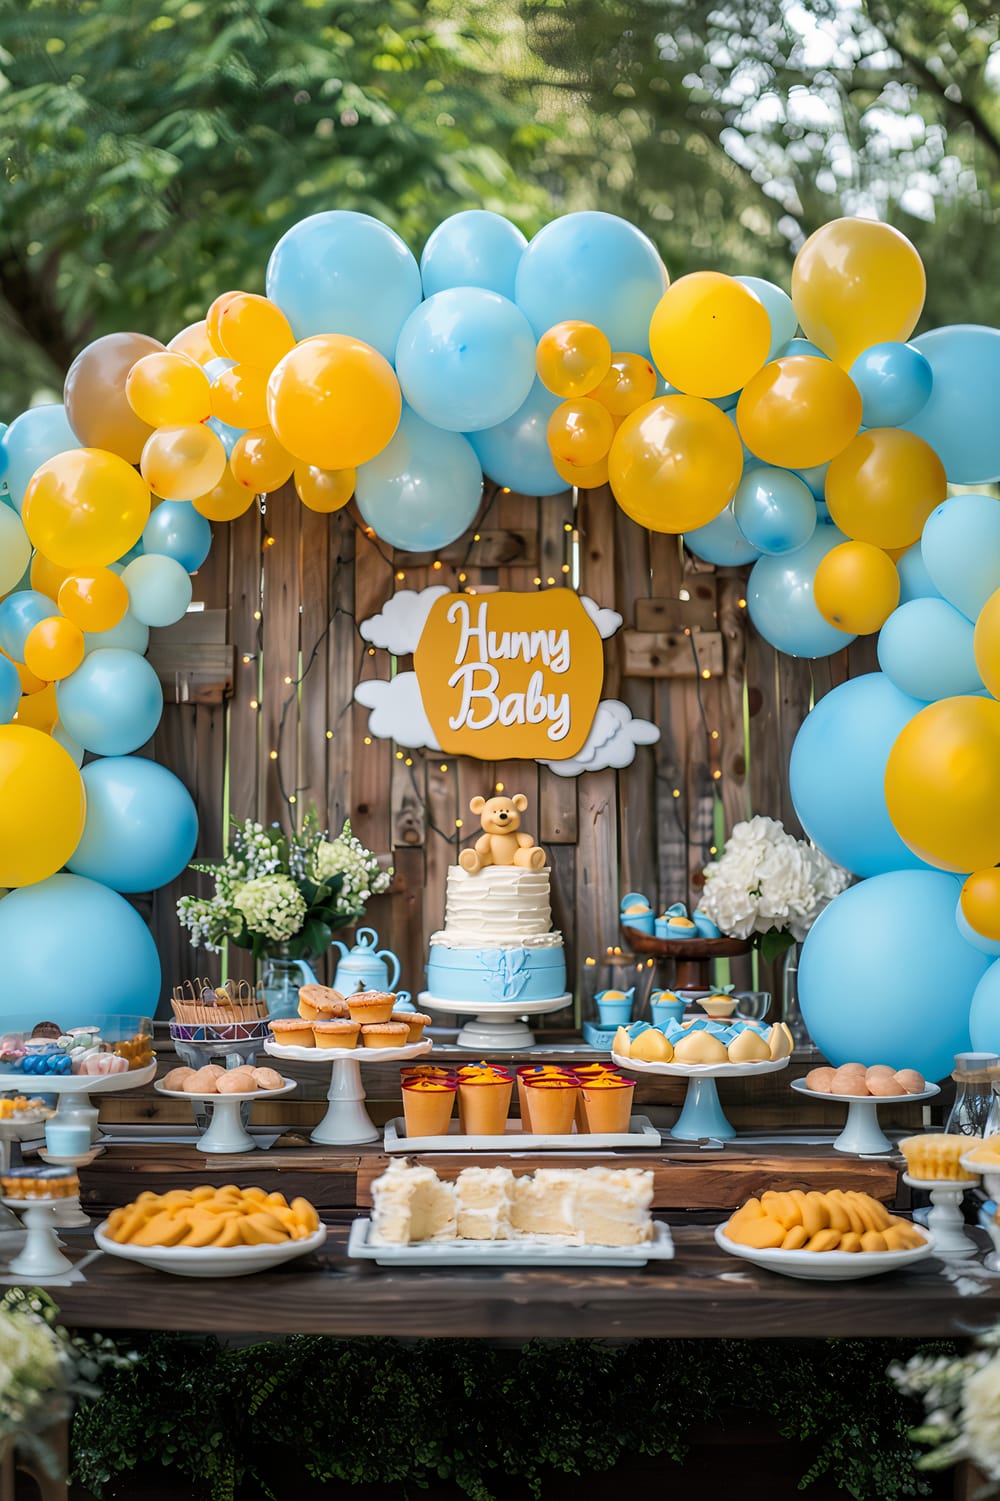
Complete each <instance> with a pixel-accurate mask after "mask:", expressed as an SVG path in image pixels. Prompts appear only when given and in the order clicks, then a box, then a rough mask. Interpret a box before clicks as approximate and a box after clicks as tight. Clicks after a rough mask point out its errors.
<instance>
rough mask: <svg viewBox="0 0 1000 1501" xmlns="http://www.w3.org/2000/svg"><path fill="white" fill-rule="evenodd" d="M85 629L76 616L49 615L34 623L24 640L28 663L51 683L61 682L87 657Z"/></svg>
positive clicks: (29, 669) (30, 670)
mask: <svg viewBox="0 0 1000 1501" xmlns="http://www.w3.org/2000/svg"><path fill="white" fill-rule="evenodd" d="M83 648H84V641H83V632H82V631H81V629H80V627H79V626H78V625H74V624H73V622H72V620H64V619H63V617H62V616H61V615H48V616H46V618H45V619H44V620H40V621H39V622H38V624H37V625H33V626H32V628H31V630H30V631H29V632H28V636H27V640H26V641H25V643H24V665H25V667H27V669H28V671H29V672H33V673H34V674H35V676H36V677H39V678H44V679H45V681H46V682H47V683H59V682H61V681H62V679H63V678H68V677H69V675H70V673H71V672H75V671H76V669H77V668H78V667H79V665H80V663H81V662H82V661H83Z"/></svg>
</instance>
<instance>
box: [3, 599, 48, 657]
mask: <svg viewBox="0 0 1000 1501" xmlns="http://www.w3.org/2000/svg"><path fill="white" fill-rule="evenodd" d="M58 613H59V611H58V609H57V607H56V606H55V604H54V603H53V602H52V600H51V599H50V598H49V596H48V595H47V594H40V593H39V591H38V590H37V589H18V590H16V591H15V592H14V593H13V594H8V595H7V598H6V599H2V600H0V647H3V649H4V651H5V652H6V653H7V655H8V657H13V658H14V661H15V662H23V661H24V643H25V641H27V639H28V634H29V632H30V631H31V630H32V629H33V628H34V627H35V626H36V625H37V624H38V622H39V621H40V620H48V618H49V616H51V615H58Z"/></svg>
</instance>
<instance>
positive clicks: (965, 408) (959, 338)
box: [905, 323, 1000, 485]
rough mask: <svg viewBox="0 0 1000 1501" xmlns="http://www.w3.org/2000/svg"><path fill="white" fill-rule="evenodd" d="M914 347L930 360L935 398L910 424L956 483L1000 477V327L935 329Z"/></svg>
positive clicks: (914, 342)
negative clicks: (999, 401) (999, 396)
mask: <svg viewBox="0 0 1000 1501" xmlns="http://www.w3.org/2000/svg"><path fill="white" fill-rule="evenodd" d="M910 342H911V344H912V345H913V347H914V348H915V349H918V350H919V351H920V353H921V354H922V355H924V356H925V358H926V359H927V360H928V361H929V362H930V367H931V372H932V374H933V377H934V387H933V390H932V391H931V395H930V400H929V401H928V402H927V405H926V406H924V407H923V408H922V409H921V410H920V411H919V412H918V413H917V415H916V416H915V417H914V418H913V419H912V420H911V421H910V422H907V423H906V424H905V425H906V426H907V427H908V428H909V430H910V431H911V432H913V433H916V434H917V435H918V436H919V437H921V438H923V439H924V441H925V442H926V443H929V444H930V445H931V447H932V448H933V449H934V450H935V451H936V452H937V454H938V457H939V458H940V460H941V462H942V464H943V465H944V468H945V473H946V474H947V476H948V478H949V480H950V481H951V483H952V484H953V485H982V484H985V483H986V482H987V481H989V480H995V479H1000V423H998V422H997V420H996V393H997V390H998V389H1000V329H995V328H985V327H983V326H982V325H980V324H977V323H955V324H953V325H951V326H950V327H948V328H932V329H931V330H930V332H929V333H926V334H920V335H919V336H918V337H917V338H916V339H912V340H911V341H910Z"/></svg>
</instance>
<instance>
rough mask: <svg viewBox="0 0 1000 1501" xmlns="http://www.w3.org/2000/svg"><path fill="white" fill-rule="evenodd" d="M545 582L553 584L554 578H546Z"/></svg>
mask: <svg viewBox="0 0 1000 1501" xmlns="http://www.w3.org/2000/svg"><path fill="white" fill-rule="evenodd" d="M545 582H546V583H547V584H554V583H555V579H546V580H545Z"/></svg>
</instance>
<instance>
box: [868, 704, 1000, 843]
mask: <svg viewBox="0 0 1000 1501" xmlns="http://www.w3.org/2000/svg"><path fill="white" fill-rule="evenodd" d="M885 797H886V804H887V806H888V809H889V817H890V818H891V819H892V822H893V824H894V825H895V828H896V832H897V833H898V834H899V837H900V838H901V839H902V840H903V841H904V843H905V844H907V845H908V846H909V848H910V849H911V850H913V852H914V854H916V855H919V856H920V858H921V860H926V861H927V863H928V864H929V865H936V866H938V867H939V868H940V869H941V870H953V871H969V870H981V869H983V868H985V867H986V866H989V865H996V863H997V861H998V860H1000V703H997V701H996V699H992V698H972V697H964V696H963V697H957V698H942V699H939V700H938V701H937V703H933V704H928V705H927V708H926V709H921V711H920V713H919V714H916V715H914V717H913V719H911V720H910V721H909V723H908V724H906V725H904V726H903V728H902V730H901V731H900V733H899V735H898V736H897V738H896V742H895V744H894V745H893V747H892V750H891V751H890V752H889V760H888V763H887V765H886V769H885Z"/></svg>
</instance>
